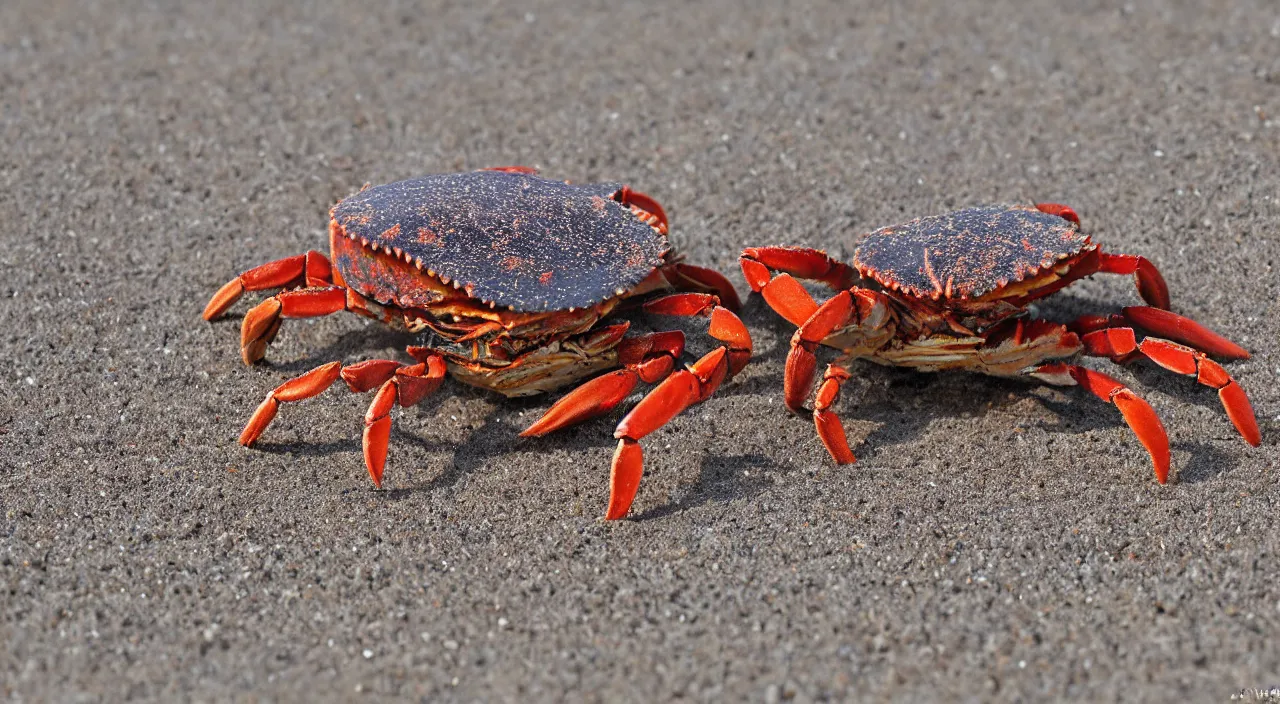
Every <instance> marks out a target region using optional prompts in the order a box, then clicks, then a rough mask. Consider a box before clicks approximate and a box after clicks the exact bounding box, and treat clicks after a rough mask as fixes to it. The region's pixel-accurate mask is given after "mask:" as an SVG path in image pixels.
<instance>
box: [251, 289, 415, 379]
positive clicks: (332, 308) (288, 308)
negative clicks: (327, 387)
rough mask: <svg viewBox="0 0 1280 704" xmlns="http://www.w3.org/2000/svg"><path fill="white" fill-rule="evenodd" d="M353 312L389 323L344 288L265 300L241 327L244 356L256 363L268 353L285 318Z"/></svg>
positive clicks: (286, 293)
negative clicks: (269, 346)
mask: <svg viewBox="0 0 1280 704" xmlns="http://www.w3.org/2000/svg"><path fill="white" fill-rule="evenodd" d="M343 310H350V311H354V312H356V313H360V314H362V315H367V316H369V317H372V318H376V319H381V320H384V322H386V321H389V320H390V318H389V317H388V316H386V315H384V314H382V311H381V308H380V307H379V306H377V305H376V304H374V303H371V302H370V301H368V300H366V299H365V298H364V297H363V296H360V295H359V294H357V293H356V292H355V291H352V290H350V289H348V288H346V287H343V286H328V287H325V288H304V289H297V290H294V291H284V292H282V293H277V294H276V295H274V296H272V297H270V298H268V299H266V300H264V301H263V302H261V303H259V304H258V305H256V306H254V307H253V309H252V310H250V311H249V312H248V313H246V314H245V316H244V320H243V321H242V322H241V324H240V354H241V356H242V357H243V359H244V363H245V364H253V363H254V362H256V361H258V360H260V359H262V357H263V356H264V355H265V354H266V350H267V345H268V344H270V343H271V340H272V339H274V338H275V336H276V331H278V330H279V329H280V321H281V320H282V319H283V318H318V317H321V316H325V315H332V314H333V313H337V312H339V311H343Z"/></svg>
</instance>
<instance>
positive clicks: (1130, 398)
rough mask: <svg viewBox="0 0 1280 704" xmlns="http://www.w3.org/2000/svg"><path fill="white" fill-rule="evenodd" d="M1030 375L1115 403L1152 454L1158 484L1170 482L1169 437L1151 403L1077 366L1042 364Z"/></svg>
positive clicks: (1110, 379) (1122, 385)
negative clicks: (1074, 387)
mask: <svg viewBox="0 0 1280 704" xmlns="http://www.w3.org/2000/svg"><path fill="white" fill-rule="evenodd" d="M1029 374H1030V375H1031V376H1033V377H1035V378H1037V379H1040V380H1041V381H1045V382H1048V383H1050V384H1056V385H1058V386H1076V385H1079V386H1081V387H1084V388H1085V389H1086V390H1088V391H1089V392H1090V393H1092V394H1093V395H1094V396H1097V397H1098V398H1100V399H1102V400H1103V401H1106V402H1108V403H1112V404H1114V405H1115V407H1116V408H1118V409H1120V414H1121V415H1122V416H1124V420H1125V422H1126V423H1128V424H1129V427H1130V428H1131V429H1132V430H1133V433H1134V435H1137V436H1138V440H1139V441H1140V442H1141V443H1142V445H1143V447H1145V448H1147V453H1148V454H1150V455H1151V464H1152V467H1153V468H1154V469H1155V473H1156V481H1158V482H1160V483H1161V484H1164V483H1165V482H1166V481H1168V480H1169V436H1168V434H1166V433H1165V430H1164V424H1163V423H1161V422H1160V417H1159V416H1157V415H1156V412H1155V409H1153V408H1152V407H1151V404H1149V403H1147V402H1146V401H1144V400H1142V398H1141V397H1139V396H1138V395H1137V394H1135V393H1134V392H1133V391H1131V390H1130V389H1129V388H1128V387H1126V386H1125V385H1124V384H1121V383H1120V382H1119V381H1116V380H1115V379H1113V378H1111V377H1109V376H1107V375H1106V374H1103V373H1102V372H1097V371H1094V370H1092V369H1088V368H1085V367H1081V366H1077V365H1074V364H1063V363H1061V362H1054V363H1050V364H1043V365H1041V366H1039V367H1036V368H1035V369H1033V370H1032V371H1031V372H1029Z"/></svg>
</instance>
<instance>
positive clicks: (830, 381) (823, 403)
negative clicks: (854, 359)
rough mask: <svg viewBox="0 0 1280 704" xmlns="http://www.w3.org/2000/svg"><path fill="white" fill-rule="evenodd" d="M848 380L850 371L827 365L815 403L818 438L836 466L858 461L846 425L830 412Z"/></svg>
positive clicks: (814, 420) (814, 413)
mask: <svg viewBox="0 0 1280 704" xmlns="http://www.w3.org/2000/svg"><path fill="white" fill-rule="evenodd" d="M848 380H849V372H848V370H846V369H844V368H843V367H839V366H836V365H835V364H830V365H827V371H826V372H824V373H823V375H822V386H820V387H818V396H817V398H815V399H814V401H813V423H814V425H815V426H817V428H818V438H819V439H820V440H822V444H823V446H825V447H826V448H827V452H829V453H830V454H831V459H833V460H835V462H836V464H853V463H854V462H855V461H857V458H856V457H854V456H853V451H852V450H850V449H849V439H848V437H846V436H845V432H844V424H843V423H841V422H840V417H839V416H837V415H836V414H835V412H834V411H832V410H830V409H831V407H832V406H834V405H835V403H836V400H838V399H839V398H840V387H841V385H843V384H844V382H846V381H848Z"/></svg>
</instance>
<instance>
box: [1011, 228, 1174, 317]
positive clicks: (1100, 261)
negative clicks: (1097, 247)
mask: <svg viewBox="0 0 1280 704" xmlns="http://www.w3.org/2000/svg"><path fill="white" fill-rule="evenodd" d="M1036 208H1037V209H1038V210H1040V211H1041V212H1044V213H1048V214H1050V215H1057V216H1058V217H1060V218H1062V219H1063V220H1068V221H1070V222H1073V223H1075V224H1076V227H1077V228H1078V227H1079V226H1080V216H1079V215H1077V214H1076V211H1074V210H1072V209H1071V207H1070V206H1066V205H1061V204H1059V203H1037V204H1036ZM1095 265H1096V268H1094V267H1089V269H1088V270H1084V269H1082V270H1080V271H1078V272H1074V275H1073V276H1072V277H1071V280H1075V279H1079V278H1083V277H1085V276H1088V275H1090V274H1093V273H1095V272H1102V273H1104V274H1132V275H1133V278H1134V281H1136V282H1137V284H1138V294H1139V295H1141V296H1142V300H1144V301H1146V302H1147V303H1150V304H1151V305H1153V306H1155V307H1156V308H1160V309H1162V310H1168V309H1169V287H1168V286H1167V285H1166V284H1165V282H1164V277H1163V276H1161V275H1160V270H1159V269H1157V268H1156V265H1155V264H1152V263H1151V260H1149V259H1147V258H1146V257H1142V256H1138V255H1135V254H1108V253H1106V252H1103V251H1098V253H1097V260H1096V262H1095Z"/></svg>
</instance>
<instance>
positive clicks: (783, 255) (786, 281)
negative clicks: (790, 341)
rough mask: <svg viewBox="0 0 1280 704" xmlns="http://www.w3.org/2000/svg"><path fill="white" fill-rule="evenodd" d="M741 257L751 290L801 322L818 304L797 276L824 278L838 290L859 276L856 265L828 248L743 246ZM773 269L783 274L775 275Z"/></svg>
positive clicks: (796, 323)
mask: <svg viewBox="0 0 1280 704" xmlns="http://www.w3.org/2000/svg"><path fill="white" fill-rule="evenodd" d="M738 261H739V263H740V264H741V265H742V275H743V276H744V277H745V278H746V279H747V284H749V285H750V286H751V290H752V291H756V292H758V293H760V294H761V295H762V296H764V300H765V303H767V304H769V307H770V308H772V309H773V310H775V311H777V313H778V314H779V315H781V316H782V317H784V318H786V319H787V320H788V321H790V322H791V324H793V325H797V326H798V325H801V324H803V323H804V321H806V320H808V319H809V316H811V315H813V312H814V311H815V310H817V308H818V303H817V302H816V301H814V300H813V296H811V295H809V292H808V291H806V290H805V289H804V287H803V286H801V285H800V283H799V282H798V281H796V279H797V278H799V279H809V280H814V281H821V282H823V283H825V284H827V285H828V286H830V287H831V288H833V289H835V290H841V289H847V288H849V287H850V286H852V285H853V282H854V281H855V280H856V279H857V277H856V276H855V275H854V272H853V270H852V269H850V268H849V267H848V266H846V265H844V264H842V263H841V262H839V261H836V260H835V259H832V258H831V257H829V256H827V253H826V252H823V251H821V250H817V249H808V248H805V247H752V248H748V249H745V250H743V251H742V258H741V259H739V260H738ZM771 271H781V272H782V274H781V275H780V276H778V277H776V278H771V276H772V274H771Z"/></svg>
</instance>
